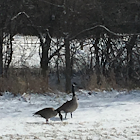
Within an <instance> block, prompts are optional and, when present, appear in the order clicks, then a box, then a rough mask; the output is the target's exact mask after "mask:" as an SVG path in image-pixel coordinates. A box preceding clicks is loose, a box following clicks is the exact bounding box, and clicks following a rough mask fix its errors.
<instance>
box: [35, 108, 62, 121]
mask: <svg viewBox="0 0 140 140" xmlns="http://www.w3.org/2000/svg"><path fill="white" fill-rule="evenodd" d="M57 113H58V112H57V111H56V110H54V108H44V109H42V110H39V111H37V112H35V113H34V115H40V116H41V117H43V118H45V119H46V123H48V119H49V118H52V117H54V116H56V115H57ZM59 117H60V119H61V120H62V115H61V114H60V113H59Z"/></svg>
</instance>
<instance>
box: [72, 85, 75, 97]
mask: <svg viewBox="0 0 140 140" xmlns="http://www.w3.org/2000/svg"><path fill="white" fill-rule="evenodd" d="M72 93H73V97H74V96H75V91H74V85H72Z"/></svg>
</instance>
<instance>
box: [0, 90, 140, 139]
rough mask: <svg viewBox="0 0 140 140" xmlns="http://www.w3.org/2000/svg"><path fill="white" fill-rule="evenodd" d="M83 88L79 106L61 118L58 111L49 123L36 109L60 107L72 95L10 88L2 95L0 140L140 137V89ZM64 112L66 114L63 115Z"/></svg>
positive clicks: (0, 97)
mask: <svg viewBox="0 0 140 140" xmlns="http://www.w3.org/2000/svg"><path fill="white" fill-rule="evenodd" d="M88 93H89V91H85V90H80V91H78V92H76V94H77V96H78V99H79V100H78V103H79V106H78V109H77V110H76V111H75V112H74V113H73V118H71V117H70V114H68V115H67V119H64V120H63V121H62V122H61V121H60V119H59V116H58V115H57V116H56V117H54V118H51V119H50V120H49V124H46V123H45V122H46V121H45V119H43V118H41V117H34V116H33V113H34V112H36V111H38V110H40V109H42V108H45V107H54V108H57V107H59V106H60V105H61V104H63V103H64V102H65V101H66V100H69V99H70V98H71V95H66V94H65V93H59V92H58V94H53V93H49V94H44V95H42V94H30V95H28V94H24V95H23V96H21V95H18V96H14V95H12V94H11V93H9V92H6V93H3V95H2V96H0V140H11V139H12V140H14V139H18V140H19V139H22V140H33V139H34V140H35V139H36V140H75V139H80V140H139V139H140V111H139V109H140V91H139V90H133V91H120V92H118V91H110V92H107V91H103V92H95V91H90V93H91V95H89V94H88ZM64 116H65V115H64V114H63V117H64Z"/></svg>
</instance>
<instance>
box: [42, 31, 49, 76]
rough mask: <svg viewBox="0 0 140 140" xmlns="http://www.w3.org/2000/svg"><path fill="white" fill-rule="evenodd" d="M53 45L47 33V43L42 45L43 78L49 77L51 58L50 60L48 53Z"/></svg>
mask: <svg viewBox="0 0 140 140" xmlns="http://www.w3.org/2000/svg"><path fill="white" fill-rule="evenodd" d="M50 44H51V39H50V38H49V36H48V34H47V33H46V38H45V42H44V43H43V42H42V43H41V46H42V58H41V68H42V72H41V73H42V75H43V77H47V76H48V75H47V72H48V63H49V58H48V51H49V48H50Z"/></svg>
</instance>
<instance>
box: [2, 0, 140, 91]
mask: <svg viewBox="0 0 140 140" xmlns="http://www.w3.org/2000/svg"><path fill="white" fill-rule="evenodd" d="M0 7H1V8H0V12H1V15H0V75H3V74H7V71H8V68H9V66H10V63H11V61H12V53H13V44H12V38H13V36H15V35H16V34H17V33H20V34H23V35H34V36H37V37H38V38H39V40H40V46H41V49H42V56H41V60H40V66H41V69H42V75H43V77H48V73H49V66H50V65H51V60H52V58H54V57H56V56H57V58H58V59H59V58H60V57H59V56H60V55H61V50H62V49H64V50H65V52H64V59H65V79H66V91H67V92H69V91H70V88H71V86H70V85H71V84H70V83H71V78H72V74H73V72H74V67H75V64H77V65H80V63H81V59H77V58H76V54H75V53H76V51H75V49H73V48H72V46H76V44H79V45H78V47H77V49H81V50H82V49H84V47H85V46H86V44H88V46H89V50H90V54H89V56H88V58H89V61H88V63H86V62H85V63H84V61H83V62H82V64H84V67H82V68H81V69H80V70H79V71H82V72H85V73H87V75H92V74H93V73H95V74H96V77H97V84H101V82H102V80H101V75H103V76H104V77H106V78H107V79H109V77H110V72H111V71H113V73H114V74H115V78H116V82H118V83H119V82H120V81H122V80H123V81H130V80H131V81H133V82H134V83H136V84H137V83H138V82H139V78H140V57H139V55H140V54H139V53H140V50H139V47H140V46H139V35H140V34H139V33H140V30H139V27H140V26H139V24H140V2H139V1H133V0H114V1H111V0H106V1H103V0H77V1H74V0H71V1H68V0H20V1H16V0H0ZM52 38H57V39H58V41H57V43H56V44H55V45H57V49H56V50H55V51H53V52H51V53H50V50H51V49H52V47H53V46H52V45H51V44H52ZM60 39H62V40H61V41H59V40H60ZM73 42H74V43H73ZM3 45H6V46H7V52H8V53H7V59H6V60H3ZM8 50H9V51H8ZM81 57H82V56H81ZM83 59H84V58H83ZM57 62H58V61H56V64H57V65H59V64H58V63H57ZM57 68H58V67H57ZM58 75H59V74H58ZM58 77H59V76H58Z"/></svg>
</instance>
